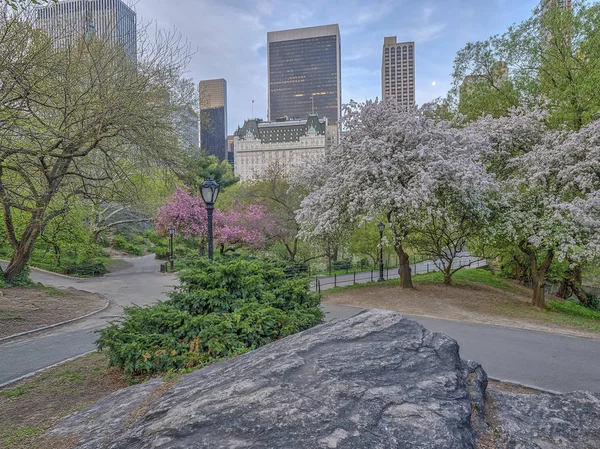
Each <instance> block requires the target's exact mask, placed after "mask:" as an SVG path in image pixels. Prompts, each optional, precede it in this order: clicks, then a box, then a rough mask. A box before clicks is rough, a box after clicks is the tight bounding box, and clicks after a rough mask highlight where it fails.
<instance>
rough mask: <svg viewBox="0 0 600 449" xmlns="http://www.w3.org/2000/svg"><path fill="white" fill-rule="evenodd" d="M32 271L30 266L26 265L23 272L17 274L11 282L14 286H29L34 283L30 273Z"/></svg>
mask: <svg viewBox="0 0 600 449" xmlns="http://www.w3.org/2000/svg"><path fill="white" fill-rule="evenodd" d="M30 273H31V271H30V270H29V267H27V266H26V267H25V268H23V269H22V270H21V272H20V273H19V274H17V275H16V276H15V277H14V278H13V280H12V282H11V284H12V285H13V286H14V287H29V286H30V285H32V284H33V282H32V281H31V278H30V277H29V274H30Z"/></svg>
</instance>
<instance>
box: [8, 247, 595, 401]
mask: <svg viewBox="0 0 600 449" xmlns="http://www.w3.org/2000/svg"><path fill="white" fill-rule="evenodd" d="M152 257H153V256H147V257H142V258H135V259H129V260H128V261H129V262H131V263H132V264H133V265H134V266H133V267H131V268H128V269H127V270H123V271H121V272H119V273H114V274H110V275H107V276H104V277H102V278H95V279H82V280H72V279H66V278H62V277H59V276H55V275H52V274H47V273H41V272H37V271H35V272H33V271H34V270H32V272H33V274H32V277H33V278H34V279H35V280H36V281H38V282H42V283H44V284H46V285H54V286H63V287H74V288H78V289H81V290H88V291H92V292H98V293H101V294H103V295H106V296H107V297H109V298H110V299H111V307H109V308H108V309H107V310H106V311H104V312H102V313H101V314H98V315H96V316H94V317H92V318H90V319H86V320H83V321H81V322H78V323H74V324H72V325H68V326H65V327H60V328H57V329H56V330H54V331H51V332H46V333H43V334H40V335H35V336H32V337H29V338H26V339H21V340H17V341H13V342H7V343H4V344H0V385H1V384H3V383H6V382H8V381H10V380H12V379H15V378H18V377H20V376H24V375H27V374H29V373H31V372H33V371H35V370H38V369H41V368H45V367H47V366H50V365H53V364H55V363H58V362H61V361H63V360H66V359H69V358H71V357H75V356H78V355H81V354H84V353H86V352H89V351H92V350H94V349H95V346H94V341H95V339H96V336H95V334H94V333H93V331H94V330H96V329H99V328H102V327H103V326H105V325H106V323H107V321H109V320H111V319H115V318H117V317H118V316H119V315H120V313H121V310H122V307H123V306H127V305H130V304H138V305H145V304H150V303H152V302H154V301H155V300H156V299H165V298H166V295H165V292H166V291H168V290H169V289H170V286H171V285H173V284H174V283H175V282H176V280H175V278H174V277H173V276H171V275H161V274H157V273H156V270H157V268H158V262H157V261H155V260H153V259H152ZM390 274H391V273H390ZM350 276H352V275H350ZM323 309H324V311H325V314H326V318H327V320H331V319H342V318H346V317H349V316H352V315H354V314H356V313H358V312H360V309H357V308H353V307H339V306H329V305H324V306H323ZM414 319H416V320H417V321H419V322H421V323H422V324H423V325H424V326H426V327H427V328H429V329H432V330H434V331H438V332H443V333H445V334H447V335H449V336H451V337H453V338H454V339H456V340H457V341H458V343H459V344H460V346H461V356H462V357H463V358H470V359H473V360H477V361H479V362H480V363H481V364H482V365H483V366H484V368H485V369H486V371H487V372H488V374H489V375H490V376H491V377H494V378H500V379H503V380H510V381H513V382H518V383H523V384H527V385H532V386H537V387H539V388H544V389H548V390H555V391H572V390H578V389H582V390H590V391H596V392H600V341H599V340H588V339H581V338H572V337H565V336H561V335H555V334H550V333H544V332H534V331H525V330H518V329H509V328H503V327H495V326H484V325H478V324H469V323H462V322H455V321H446V320H437V319H431V318H421V317H414Z"/></svg>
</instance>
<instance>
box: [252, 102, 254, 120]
mask: <svg viewBox="0 0 600 449" xmlns="http://www.w3.org/2000/svg"><path fill="white" fill-rule="evenodd" d="M252 118H254V100H252Z"/></svg>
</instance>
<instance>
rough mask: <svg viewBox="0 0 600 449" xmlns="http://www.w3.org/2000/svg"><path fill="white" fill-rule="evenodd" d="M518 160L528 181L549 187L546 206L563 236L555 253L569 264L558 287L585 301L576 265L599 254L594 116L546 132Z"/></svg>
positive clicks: (598, 146) (599, 129)
mask: <svg viewBox="0 0 600 449" xmlns="http://www.w3.org/2000/svg"><path fill="white" fill-rule="evenodd" d="M521 165H522V167H523V172H524V175H525V176H526V177H528V178H529V179H530V184H531V185H532V186H536V187H538V188H540V189H545V190H546V191H554V192H555V193H554V195H553V198H552V201H553V203H552V205H551V207H550V210H551V211H552V212H553V213H554V218H555V219H556V220H557V222H558V223H557V224H558V230H560V233H561V235H563V237H562V240H564V241H563V242H561V245H560V246H559V247H558V248H557V250H556V254H557V257H558V259H559V260H567V261H568V262H569V264H570V269H569V270H568V273H567V274H568V275H567V276H566V277H565V279H563V283H562V287H563V289H565V290H568V289H571V290H572V291H573V293H574V294H575V295H576V296H577V298H578V299H579V300H580V301H581V302H582V303H584V304H585V303H587V301H588V300H589V298H588V297H587V295H586V293H585V292H584V291H583V289H582V288H581V269H580V266H581V264H582V263H585V262H586V261H591V260H593V259H597V258H598V254H600V120H596V121H595V122H592V123H591V124H589V125H587V126H585V127H584V128H582V129H581V130H579V131H577V132H553V133H551V134H550V136H549V137H548V138H547V139H546V142H544V145H538V146H536V147H534V149H533V150H532V151H531V152H530V153H528V154H527V155H525V156H523V158H522V160H521Z"/></svg>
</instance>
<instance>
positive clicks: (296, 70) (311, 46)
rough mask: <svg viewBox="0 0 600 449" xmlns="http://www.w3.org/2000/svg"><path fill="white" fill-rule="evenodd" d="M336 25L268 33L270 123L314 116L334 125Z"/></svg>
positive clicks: (337, 107) (338, 84)
mask: <svg viewBox="0 0 600 449" xmlns="http://www.w3.org/2000/svg"><path fill="white" fill-rule="evenodd" d="M340 45H341V44H340V29H339V26H338V25H324V26H316V27H309V28H298V29H293V30H285V31H273V32H269V33H267V66H268V86H269V98H268V104H269V111H268V118H269V121H274V120H276V119H279V118H282V117H288V118H290V119H295V120H306V119H307V118H308V117H309V116H310V115H312V114H317V115H319V116H320V117H327V119H328V121H329V124H330V125H334V124H337V122H338V120H339V118H340V114H341V105H342V81H341V46H340Z"/></svg>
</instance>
